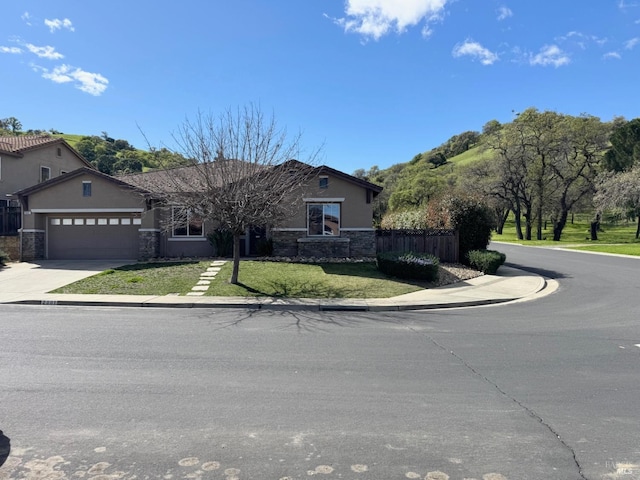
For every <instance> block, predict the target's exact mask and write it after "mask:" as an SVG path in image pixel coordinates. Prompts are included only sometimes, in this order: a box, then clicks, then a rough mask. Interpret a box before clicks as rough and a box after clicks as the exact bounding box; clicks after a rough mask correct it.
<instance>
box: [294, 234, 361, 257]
mask: <svg viewBox="0 0 640 480" xmlns="http://www.w3.org/2000/svg"><path fill="white" fill-rule="evenodd" d="M350 243H351V242H350V240H349V239H348V238H343V237H307V238H299V239H298V256H300V257H304V258H308V257H328V258H346V257H349V256H350V255H349V244H350Z"/></svg>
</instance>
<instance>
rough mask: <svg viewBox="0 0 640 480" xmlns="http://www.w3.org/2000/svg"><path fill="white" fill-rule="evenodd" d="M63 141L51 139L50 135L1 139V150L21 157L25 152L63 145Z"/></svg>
mask: <svg viewBox="0 0 640 480" xmlns="http://www.w3.org/2000/svg"><path fill="white" fill-rule="evenodd" d="M63 141H64V140H63V139H62V138H56V137H51V136H49V135H18V136H6V137H0V150H1V151H4V152H7V153H14V154H18V155H20V154H21V153H22V152H24V151H25V150H31V149H32V148H39V147H43V146H45V145H52V144H55V143H62V142H63Z"/></svg>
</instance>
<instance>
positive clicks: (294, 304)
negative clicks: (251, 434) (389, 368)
mask: <svg viewBox="0 0 640 480" xmlns="http://www.w3.org/2000/svg"><path fill="white" fill-rule="evenodd" d="M505 270H507V269H506V268H505ZM518 270H519V269H516V268H513V267H508V270H507V272H509V273H508V274H507V276H506V277H499V276H493V275H485V276H482V277H477V278H476V279H472V280H470V282H472V284H471V285H467V286H466V287H463V288H464V289H467V290H468V291H476V292H477V291H478V290H480V291H481V290H482V289H485V288H488V286H490V285H492V287H490V288H493V286H494V285H496V282H501V281H503V280H508V278H509V277H510V276H512V275H513V273H514V272H517V271H518ZM529 275H531V274H528V275H527V276H529ZM515 276H517V275H515ZM548 286H549V284H548V282H547V280H546V279H545V278H544V277H542V276H539V275H537V285H534V286H532V288H530V289H528V290H527V291H523V292H521V293H522V294H521V295H518V294H516V295H515V296H513V295H509V293H508V292H504V291H502V292H500V293H498V292H494V293H496V294H495V295H493V296H492V293H489V291H487V292H485V294H484V298H473V299H460V298H455V296H451V297H450V298H451V301H447V300H446V297H447V295H446V294H445V295H443V294H442V292H439V293H440V295H434V297H433V298H432V299H431V301H429V300H428V299H424V298H416V299H406V300H403V299H402V298H401V297H403V296H400V297H392V298H385V299H380V298H378V299H369V300H367V299H351V300H344V301H321V300H314V299H290V300H288V301H287V300H282V299H275V298H270V297H266V298H263V299H244V298H242V297H231V298H227V299H224V298H223V299H220V301H215V298H216V297H211V300H208V299H206V297H204V298H203V297H199V298H200V300H199V301H189V300H186V298H185V301H179V302H176V301H170V300H168V299H167V297H157V296H152V298H150V297H149V296H147V297H146V298H145V299H142V300H140V299H135V298H130V299H129V300H115V299H114V300H99V299H95V298H94V299H87V300H82V299H78V298H74V299H73V300H71V299H68V300H67V299H64V298H49V299H25V300H15V301H9V302H4V304H5V305H40V306H58V305H59V306H85V307H135V308H176V309H178V308H185V309H205V308H207V309H243V310H265V311H266V310H270V311H312V312H327V313H330V312H402V311H415V310H436V309H447V308H464V307H481V306H487V305H499V304H505V303H510V302H514V301H526V300H528V299H533V298H537V297H540V296H541V294H540V292H542V291H543V290H545V289H546V288H547V287H548ZM444 288H446V287H444ZM553 291H555V289H551V291H550V292H549V293H553ZM505 293H506V296H502V295H505ZM474 296H480V297H482V296H483V295H477V294H476V295H474ZM160 298H162V299H164V301H158V299H160ZM405 302H406V303H405Z"/></svg>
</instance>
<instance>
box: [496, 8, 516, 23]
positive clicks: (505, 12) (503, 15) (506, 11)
mask: <svg viewBox="0 0 640 480" xmlns="http://www.w3.org/2000/svg"><path fill="white" fill-rule="evenodd" d="M509 17H513V11H511V9H510V8H509V7H505V6H502V7H500V8H498V21H502V20H506V19H507V18H509Z"/></svg>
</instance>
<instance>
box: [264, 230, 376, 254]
mask: <svg viewBox="0 0 640 480" xmlns="http://www.w3.org/2000/svg"><path fill="white" fill-rule="evenodd" d="M271 238H272V239H273V255H274V256H276V257H304V258H309V257H330V258H346V257H352V258H360V257H375V256H376V232H375V230H363V231H343V232H341V236H340V237H330V236H327V237H307V236H306V235H305V232H297V231H294V232H288V231H274V232H272V236H271Z"/></svg>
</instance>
